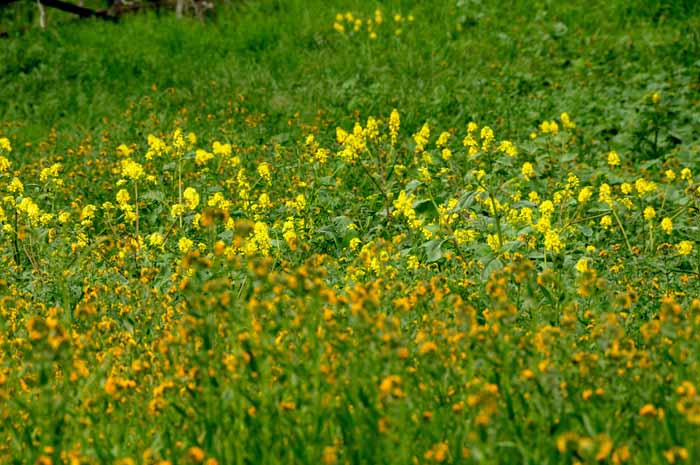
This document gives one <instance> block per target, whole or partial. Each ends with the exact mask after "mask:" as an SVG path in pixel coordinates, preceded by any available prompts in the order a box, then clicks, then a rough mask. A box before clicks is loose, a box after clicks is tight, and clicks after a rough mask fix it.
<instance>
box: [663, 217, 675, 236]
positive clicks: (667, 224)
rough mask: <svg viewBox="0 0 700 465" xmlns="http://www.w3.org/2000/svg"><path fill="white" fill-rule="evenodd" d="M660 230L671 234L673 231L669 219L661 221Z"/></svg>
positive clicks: (671, 222)
mask: <svg viewBox="0 0 700 465" xmlns="http://www.w3.org/2000/svg"><path fill="white" fill-rule="evenodd" d="M661 229H662V230H663V231H664V232H665V233H666V234H671V232H672V231H673V221H672V220H671V218H668V217H666V218H664V219H663V220H661Z"/></svg>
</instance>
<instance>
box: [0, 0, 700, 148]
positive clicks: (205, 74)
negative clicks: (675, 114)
mask: <svg viewBox="0 0 700 465" xmlns="http://www.w3.org/2000/svg"><path fill="white" fill-rule="evenodd" d="M457 5H458V2H447V3H445V6H444V7H443V6H442V5H441V4H440V5H438V4H432V3H430V2H419V3H416V4H413V3H411V2H389V3H388V4H387V5H386V9H387V10H388V11H403V12H404V13H405V14H406V13H408V12H412V13H413V14H414V15H415V17H416V21H415V23H413V25H411V26H410V27H408V28H406V31H405V34H404V36H403V37H402V38H401V40H385V41H380V42H381V43H370V41H369V40H367V39H366V38H365V37H362V38H356V40H345V39H344V38H342V37H339V36H338V34H336V33H335V32H334V31H333V30H332V28H331V24H332V21H333V16H334V13H335V12H336V11H341V10H342V11H345V9H349V10H354V11H359V12H365V13H369V12H371V11H373V7H374V4H371V3H369V4H365V3H362V2H360V3H352V2H346V3H342V2H341V3H338V4H337V5H334V6H333V7H330V6H328V4H327V3H326V2H295V1H285V2H269V1H268V2H246V3H243V4H242V5H240V6H237V7H229V8H228V9H224V10H223V11H221V12H219V13H218V15H217V18H216V19H215V20H214V21H211V22H207V23H205V24H200V23H199V22H198V21H196V20H184V21H177V20H175V19H174V18H172V17H169V16H165V17H160V18H156V17H154V16H137V17H127V18H125V20H124V21H123V23H122V24H117V25H113V24H108V23H103V22H99V21H81V22H71V23H69V24H61V25H60V26H58V27H57V28H49V30H48V31H46V32H45V33H42V32H41V31H39V30H36V29H34V30H32V31H30V32H28V33H27V34H24V35H21V36H19V37H17V38H12V39H10V40H5V41H3V47H2V51H1V52H0V54H1V55H0V66H1V68H0V76H1V77H0V115H1V116H2V119H3V120H5V121H11V122H15V123H19V124H20V125H21V127H20V128H19V129H17V130H14V131H12V133H13V134H16V135H17V136H18V137H22V136H23V138H24V139H25V140H36V139H37V138H39V137H45V135H46V134H47V133H48V131H49V129H50V128H53V127H55V128H56V129H57V130H58V131H59V132H60V133H61V134H64V132H65V135H66V136H70V138H67V137H65V138H64V137H60V138H59V139H60V140H61V141H66V143H73V142H74V139H75V138H76V137H80V136H82V135H84V134H86V133H96V132H99V131H100V130H102V129H106V128H109V127H110V124H112V122H114V121H118V119H119V117H121V115H123V112H124V110H125V109H126V108H127V107H130V106H131V107H132V115H131V117H132V118H133V119H134V120H136V121H143V120H146V119H147V118H148V116H149V115H150V114H151V113H153V108H151V107H149V106H147V105H146V106H144V105H143V104H142V103H143V102H142V99H143V98H144V97H150V98H151V99H152V101H153V104H154V105H155V106H157V112H156V114H157V115H158V116H159V118H160V121H161V126H163V127H167V126H168V125H169V124H171V123H172V121H174V120H175V119H177V117H178V110H180V109H181V108H188V109H189V110H190V112H191V113H190V114H191V117H195V116H204V115H206V114H208V113H212V114H214V115H217V114H221V113H222V112H225V110H226V105H227V102H228V101H229V100H231V99H232V98H235V97H236V96H237V95H243V96H245V97H246V104H247V105H248V106H249V107H250V108H254V109H255V111H258V112H263V113H265V114H266V115H268V118H266V123H265V124H266V127H265V128H264V129H263V130H262V131H261V133H262V134H261V135H260V136H261V138H262V139H269V138H270V137H272V136H274V135H276V134H279V133H282V132H286V121H287V120H288V119H289V118H290V117H292V116H293V115H294V114H295V113H297V112H299V113H300V117H301V118H302V120H304V121H313V120H314V117H315V116H316V112H317V111H319V110H321V111H323V112H324V115H325V117H326V118H328V119H330V120H332V121H334V122H349V121H354V118H355V114H356V113H357V114H361V115H368V114H379V113H386V109H387V108H392V107H397V108H401V109H402V113H403V114H405V115H406V118H407V123H408V124H409V125H410V126H412V127H415V126H417V125H418V124H422V122H423V121H422V119H423V118H424V116H423V115H432V116H434V117H435V118H436V119H438V118H439V119H440V120H442V121H444V122H445V123H447V124H452V125H455V126H459V125H462V124H464V122H465V121H468V120H472V119H473V120H478V121H482V122H488V123H490V124H492V125H495V124H497V122H496V119H497V118H503V121H502V122H500V124H498V125H499V126H502V127H504V129H505V130H506V131H507V133H508V134H509V135H510V134H513V135H515V134H517V135H519V136H523V135H525V134H523V132H524V130H523V129H522V128H525V127H530V126H532V125H533V124H535V123H536V122H538V121H541V120H542V119H545V118H547V117H549V116H550V115H553V114H559V113H560V112H562V111H568V112H570V113H571V114H573V115H576V116H577V118H578V119H579V120H581V121H582V122H583V123H585V124H586V125H587V126H592V125H595V126H596V128H597V129H598V130H599V134H600V137H601V139H604V141H605V142H608V140H609V139H612V140H611V141H610V142H611V143H613V144H614V143H615V138H613V137H612V136H611V134H617V135H618V136H617V138H620V137H623V136H625V135H628V134H629V131H630V128H629V127H628V126H629V124H630V119H633V113H634V111H635V108H636V106H637V105H638V104H639V102H640V101H641V99H642V98H643V96H644V95H645V94H647V93H648V92H650V91H652V90H657V89H664V90H668V91H669V92H670V94H671V95H674V96H676V95H677V96H678V98H687V99H688V100H689V101H688V102H687V104H684V105H683V106H682V107H683V109H684V110H686V111H687V114H685V116H686V117H688V115H689V114H693V113H697V112H693V111H692V109H693V108H695V107H696V106H697V101H695V102H693V101H692V95H694V93H695V91H696V90H697V89H696V88H694V87H693V86H694V85H697V69H698V66H700V65H699V64H698V58H697V57H698V56H699V55H698V52H700V40H699V38H698V33H697V30H698V29H700V27H698V26H699V24H698V16H697V7H694V6H693V4H692V3H688V4H686V7H685V9H686V10H693V11H691V12H694V13H695V14H694V15H691V14H688V12H686V11H684V9H683V6H682V4H680V3H676V2H670V3H669V4H667V5H666V6H664V5H665V4H664V3H654V2H637V3H635V4H631V3H630V4H627V3H617V2H596V3H594V4H588V3H586V2H580V3H578V4H576V3H574V4H569V3H568V2H567V3H562V2H536V3H531V2H514V3H513V5H512V7H510V8H507V9H502V10H501V9H499V8H497V7H495V6H488V5H480V4H479V3H478V2H461V4H460V5H462V6H457ZM459 22H463V23H464V25H463V29H462V32H456V26H457V24H458V23H459ZM390 39H391V38H390ZM211 81H215V82H216V84H217V85H216V87H215V88H213V87H212V86H211V85H210V82H211ZM153 84H155V85H157V86H158V89H159V90H158V91H156V92H152V91H151V86H152V85H153ZM168 88H174V89H175V90H176V92H175V93H174V94H166V93H164V91H165V90H166V89H168ZM696 100H697V99H696ZM116 115H119V116H116ZM105 117H106V118H109V119H110V122H108V123H105V122H104V121H103V119H104V118H105ZM684 123H685V124H684V126H685V127H682V128H680V129H682V130H683V131H684V132H686V133H687V132H688V128H689V127H693V124H692V122H690V121H687V122H684ZM122 130H129V129H127V128H123V129H122ZM79 135H80V136H79ZM128 135H129V136H133V134H128ZM682 135H683V136H684V137H683V139H684V140H683V142H685V143H688V142H690V141H691V140H692V139H693V138H694V137H695V136H697V133H692V132H690V133H687V134H685V133H684V134H682ZM114 136H119V134H114ZM125 136H126V134H125ZM69 141H70V142H69Z"/></svg>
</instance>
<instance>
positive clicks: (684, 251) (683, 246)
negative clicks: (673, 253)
mask: <svg viewBox="0 0 700 465" xmlns="http://www.w3.org/2000/svg"><path fill="white" fill-rule="evenodd" d="M676 250H677V251H678V253H679V254H680V255H690V252H692V251H693V243H692V242H690V241H681V242H679V243H678V244H676Z"/></svg>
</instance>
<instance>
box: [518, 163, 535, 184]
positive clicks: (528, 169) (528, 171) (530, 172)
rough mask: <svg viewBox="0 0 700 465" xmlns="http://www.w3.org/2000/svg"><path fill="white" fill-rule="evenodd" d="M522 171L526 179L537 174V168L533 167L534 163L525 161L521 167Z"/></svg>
mask: <svg viewBox="0 0 700 465" xmlns="http://www.w3.org/2000/svg"><path fill="white" fill-rule="evenodd" d="M520 173H521V174H522V175H523V177H524V178H525V180H526V181H529V180H530V178H532V177H534V176H535V168H533V166H532V163H530V162H525V163H523V167H522V168H521V169H520Z"/></svg>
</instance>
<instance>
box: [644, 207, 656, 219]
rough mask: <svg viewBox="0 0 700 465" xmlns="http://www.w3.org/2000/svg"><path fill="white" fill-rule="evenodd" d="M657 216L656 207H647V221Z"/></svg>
mask: <svg viewBox="0 0 700 465" xmlns="http://www.w3.org/2000/svg"><path fill="white" fill-rule="evenodd" d="M655 217H656V210H654V207H646V208H645V209H644V219H645V220H647V221H651V220H653V219H654V218H655Z"/></svg>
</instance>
